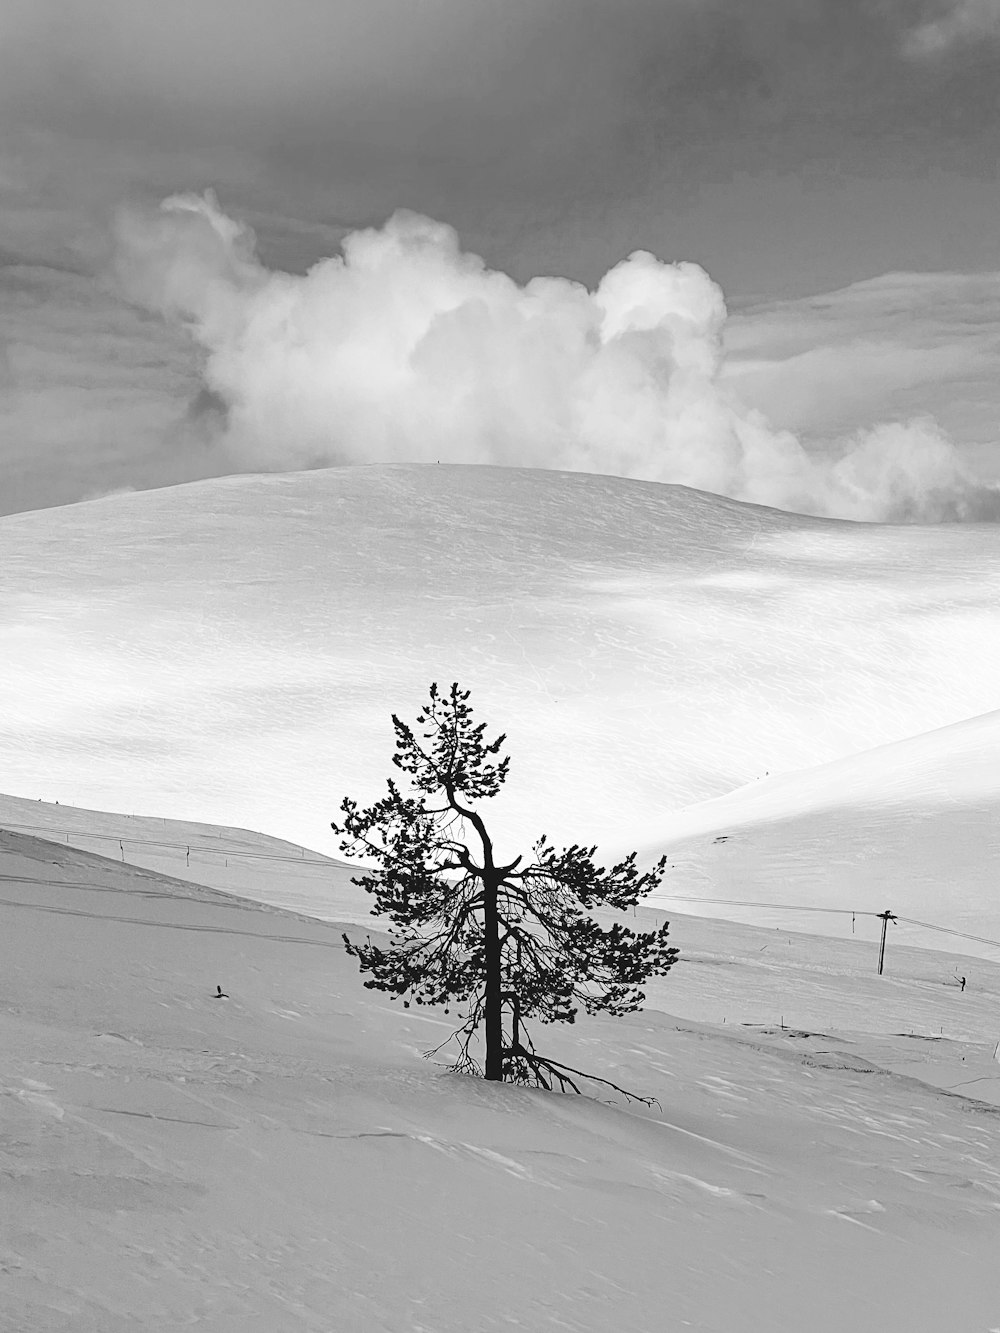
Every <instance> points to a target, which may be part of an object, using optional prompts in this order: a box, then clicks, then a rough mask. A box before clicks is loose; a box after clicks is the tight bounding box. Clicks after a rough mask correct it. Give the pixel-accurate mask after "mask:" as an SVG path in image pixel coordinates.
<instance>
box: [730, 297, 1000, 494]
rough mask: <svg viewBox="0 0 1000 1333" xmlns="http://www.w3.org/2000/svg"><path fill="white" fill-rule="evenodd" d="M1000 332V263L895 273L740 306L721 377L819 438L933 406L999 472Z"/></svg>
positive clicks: (779, 418) (753, 402) (787, 423)
mask: <svg viewBox="0 0 1000 1333" xmlns="http://www.w3.org/2000/svg"><path fill="white" fill-rule="evenodd" d="M998 331H1000V272H992V273H975V274H970V273H888V274H885V275H884V276H882V277H879V278H871V279H868V280H866V281H864V282H857V283H853V284H852V285H851V286H849V287H845V288H843V289H841V290H840V291H834V292H825V293H823V294H822V295H817V296H809V297H801V298H798V299H795V300H785V301H772V302H767V303H763V304H758V305H755V306H753V307H750V308H748V309H744V310H742V311H740V312H739V313H737V314H735V315H733V316H732V318H731V319H730V320H729V321H728V322H727V325H726V333H725V349H726V362H725V368H724V378H725V382H726V384H727V385H728V387H729V388H731V389H732V391H733V392H734V393H735V394H736V395H737V396H738V397H739V398H740V399H741V400H742V401H743V402H745V403H746V404H747V405H748V406H751V407H756V408H758V409H760V410H762V411H765V412H766V413H767V415H768V417H769V419H770V420H772V421H773V422H775V423H776V424H778V425H780V426H782V427H785V428H787V429H790V430H794V431H796V432H797V433H799V434H803V435H805V436H806V437H807V438H809V439H811V440H830V439H833V438H835V437H836V436H838V435H843V434H847V433H850V432H851V431H854V430H857V429H859V428H860V427H861V426H863V425H864V424H865V423H866V422H871V421H874V420H878V419H879V418H883V417H886V416H891V417H897V418H905V417H908V416H919V415H933V417H934V418H935V420H937V421H938V422H939V423H940V425H941V426H942V427H943V429H944V430H945V431H946V432H947V433H948V434H949V435H950V436H951V437H952V438H953V439H956V440H960V441H961V442H962V449H963V452H964V453H965V454H966V455H967V456H968V455H973V454H978V455H980V456H981V457H982V461H983V465H984V467H985V468H986V470H987V475H988V476H997V475H998V474H1000V456H997V448H996V445H997V440H998V425H1000V383H998V380H997V362H998V357H1000V332H998ZM991 453H992V454H993V458H992V460H990V458H989V455H990V454H991Z"/></svg>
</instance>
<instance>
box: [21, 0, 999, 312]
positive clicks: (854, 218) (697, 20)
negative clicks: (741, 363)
mask: <svg viewBox="0 0 1000 1333" xmlns="http://www.w3.org/2000/svg"><path fill="white" fill-rule="evenodd" d="M997 10H998V6H997V4H996V2H995V0H965V2H964V3H948V0H754V3H752V4H747V3H746V2H745V0H505V2H504V4H502V5H498V4H496V3H492V0H173V2H172V3H170V4H162V3H159V2H158V0H2V2H0V23H2V30H0V31H2V36H3V41H2V44H0V108H2V110H3V112H4V119H5V124H6V125H7V126H8V127H14V128H15V129H16V128H17V127H20V128H22V129H28V128H31V129H34V130H35V131H36V132H37V131H44V132H46V133H47V135H49V136H52V141H53V142H54V143H55V144H58V145H59V147H60V149H61V150H62V151H63V152H64V153H65V151H66V146H67V145H68V144H69V145H73V147H74V149H75V152H76V161H77V166H78V168H79V169H80V170H81V171H83V172H87V171H88V168H89V169H90V171H91V172H92V179H96V180H100V179H101V178H102V177H103V175H104V174H105V173H107V174H109V175H112V176H113V175H114V168H115V163H116V162H119V161H121V159H122V158H123V157H127V158H131V159H133V164H134V167H137V169H135V175H134V178H133V179H132V180H131V181H129V180H125V181H121V180H115V181H114V186H115V187H116V188H119V189H120V188H122V187H123V186H124V187H125V188H128V187H129V186H130V185H131V187H132V188H133V189H141V188H142V187H143V186H147V187H148V188H152V189H155V188H156V187H157V185H158V184H159V182H160V181H161V180H163V179H164V178H167V180H168V183H171V184H172V183H173V181H175V180H176V179H177V176H178V174H183V163H184V161H185V159H187V160H189V162H190V172H189V174H190V175H191V176H193V177H195V178H196V179H193V180H186V181H185V182H183V186H184V187H186V188H191V187H192V186H200V185H201V184H203V183H204V184H214V185H216V186H217V187H218V188H220V189H221V190H223V191H225V190H226V186H227V184H231V185H232V188H233V193H234V194H236V195H238V196H239V198H238V200H237V202H238V203H240V204H241V205H242V206H244V207H246V208H249V209H251V210H252V209H253V208H254V207H255V206H256V207H259V208H260V209H261V211H262V212H271V213H273V214H274V216H275V219H277V218H279V217H280V216H281V215H283V214H284V215H287V217H288V218H289V220H291V221H295V220H302V219H305V220H311V221H320V222H324V221H330V220H332V221H334V222H344V223H346V224H348V225H357V224H358V223H361V222H364V223H367V222H371V221H377V220H381V219H382V218H383V217H384V216H386V215H387V214H388V213H389V212H391V211H392V209H393V208H395V207H398V206H400V205H403V206H406V207H411V208H415V209H418V210H420V211H423V212H427V213H429V214H431V215H432V216H438V217H444V218H446V219H447V220H448V221H450V222H452V223H453V224H455V225H457V226H458V227H459V229H460V230H461V231H462V233H463V235H464V236H465V237H466V239H467V241H468V243H469V244H470V245H471V246H472V248H482V249H484V250H485V251H486V252H487V257H488V258H489V259H491V260H493V261H497V262H502V263H505V264H507V265H511V266H513V267H515V269H517V268H520V269H523V272H521V273H519V276H527V275H528V273H529V272H531V271H538V270H539V269H544V268H547V269H549V270H552V271H558V272H561V273H566V274H567V275H569V276H573V277H579V278H582V279H584V280H593V279H594V278H595V277H596V276H598V275H599V274H600V272H603V271H604V269H606V268H607V266H608V264H609V263H610V262H613V261H614V260H615V259H617V258H619V257H620V256H621V255H622V254H623V253H626V252H627V251H628V250H629V249H632V248H635V246H638V245H641V246H647V247H649V248H652V249H654V250H655V251H656V252H657V253H661V254H663V253H664V252H667V257H681V253H682V252H683V256H682V257H684V258H688V259H695V260H697V261H698V262H701V263H704V264H705V265H706V266H707V267H708V268H709V270H710V271H711V272H713V273H714V274H715V275H716V276H717V277H718V278H719V280H720V281H722V282H723V284H724V286H725V287H726V290H727V291H728V292H729V293H730V295H731V298H733V297H735V298H736V299H740V298H741V297H742V296H743V295H748V296H753V297H758V298H762V297H773V296H777V295H787V294H793V293H796V292H803V291H808V290H816V289H817V288H818V287H822V286H833V285H838V284H842V283H845V282H848V281H852V280H855V279H857V278H859V277H865V276H873V275H874V274H876V273H878V272H881V271H884V269H885V268H886V267H896V268H905V267H992V266H994V265H995V263H996V245H997V242H996V236H995V234H994V235H990V234H989V229H988V228H986V227H984V226H983V225H982V224H983V221H984V216H985V213H986V212H987V210H989V209H991V208H995V207H996V204H997V203H998V202H1000V192H998V186H997V181H996V166H997V150H998V147H1000V135H998V126H997V104H998V96H997V94H998V90H1000V40H998V39H1000V22H997V19H996V11H997ZM963 16H964V17H963ZM921 34H923V36H922V37H921ZM36 143H37V140H36ZM35 151H37V149H36V150H35ZM145 154H148V155H149V166H148V176H149V177H151V179H149V180H144V179H143V175H144V172H143V168H142V165H141V164H139V163H135V159H137V158H139V159H141V158H142V157H143V156H144V155H145ZM170 159H172V160H173V163H174V170H173V171H170V170H169V168H168V166H167V163H168V161H169V160H170ZM165 168H166V169H165ZM209 175H211V176H212V177H213V179H212V180H208V179H206V178H207V177H208V176H209ZM230 202H232V200H230ZM907 204H910V205H911V206H909V207H907V206H906V205H907ZM901 205H902V206H901ZM913 205H915V206H913ZM943 222H946V223H947V225H946V226H942V223H943ZM273 230H274V235H273V236H272V237H270V238H269V237H268V236H267V234H266V229H264V232H263V240H264V242H265V244H267V243H268V242H269V241H270V243H272V244H273V245H274V246H275V247H280V245H281V242H282V240H283V238H282V236H281V234H280V227H279V226H277V225H276V226H275V227H274V228H273ZM258 231H259V232H260V231H261V229H260V228H259V227H258ZM297 245H298V249H302V248H303V247H302V237H301V234H300V235H299V238H298V242H297ZM308 248H309V247H308V246H305V247H304V249H305V250H306V251H308ZM289 253H290V257H291V258H292V259H295V258H299V259H303V258H308V257H309V256H308V254H304V255H300V254H299V253H298V251H297V249H296V242H291V241H290V242H289ZM278 257H280V256H277V255H276V258H278ZM779 288H780V290H778V289H779Z"/></svg>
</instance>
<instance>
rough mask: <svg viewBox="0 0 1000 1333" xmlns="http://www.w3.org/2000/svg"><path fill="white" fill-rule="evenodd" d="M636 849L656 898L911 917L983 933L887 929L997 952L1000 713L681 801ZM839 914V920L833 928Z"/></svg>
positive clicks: (932, 942) (825, 923)
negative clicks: (654, 859)
mask: <svg viewBox="0 0 1000 1333" xmlns="http://www.w3.org/2000/svg"><path fill="white" fill-rule="evenodd" d="M665 834H666V836H664V837H663V838H661V839H660V840H658V841H657V842H656V843H655V844H653V845H651V846H650V847H648V848H647V849H646V853H647V855H648V856H653V855H661V854H666V855H667V856H668V857H669V858H670V864H671V867H672V869H671V871H670V874H669V876H668V879H667V882H666V883H665V884H664V885H663V893H662V894H661V895H658V896H657V901H659V902H660V903H662V904H663V905H664V906H666V907H669V906H670V904H671V898H670V895H671V894H675V895H679V896H681V897H684V896H687V895H693V896H694V897H696V898H697V897H705V898H713V897H714V898H724V899H729V900H730V902H729V904H727V905H726V906H725V907H722V906H715V907H713V906H710V905H709V904H705V910H706V911H712V912H720V913H721V914H722V915H725V916H734V915H735V916H736V917H737V918H738V919H739V918H740V917H743V918H744V919H745V917H746V916H747V914H748V913H747V912H743V913H741V912H740V910H739V906H738V905H739V903H740V902H744V903H753V902H760V901H779V902H789V903H797V904H808V905H811V906H814V907H833V908H841V909H843V908H857V909H858V910H859V911H867V912H873V911H882V910H884V909H885V908H890V909H892V910H894V911H896V912H897V913H898V914H899V915H902V916H909V917H911V918H922V919H924V920H926V921H929V922H930V923H932V924H934V925H937V926H941V927H944V928H946V929H952V930H955V931H959V932H964V933H967V934H972V935H979V936H987V937H990V938H992V939H993V940H995V941H998V943H997V944H994V945H983V944H977V943H976V942H975V941H972V940H963V939H961V938H959V937H957V936H956V937H948V936H946V935H944V934H943V932H929V931H926V930H920V929H919V928H917V927H914V926H912V925H908V924H906V923H904V924H902V925H900V926H899V927H898V928H896V929H894V931H893V934H894V936H896V935H898V936H899V937H900V938H903V939H906V940H907V941H908V942H911V943H919V944H920V945H922V946H923V947H927V948H933V947H937V948H946V949H947V948H959V949H961V950H962V951H965V952H973V953H976V954H980V955H983V956H985V957H992V958H994V959H1000V890H998V888H997V879H996V866H997V863H998V859H1000V712H992V713H988V714H986V715H984V716H982V717H977V718H970V719H969V720H968V721H965V722H960V723H957V724H955V725H954V726H951V727H945V728H942V729H940V730H938V731H933V732H928V733H927V734H925V735H922V736H915V737H912V738H911V739H908V740H905V741H900V742H897V743H896V744H894V745H886V746H880V747H879V748H877V749H874V750H870V751H866V752H864V753H862V754H858V755H852V756H849V757H848V758H846V759H840V760H836V761H835V762H833V763H830V764H825V765H822V766H820V767H817V768H814V769H809V770H806V771H804V772H799V773H789V774H780V775H776V776H774V777H768V778H765V779H762V780H761V781H760V782H756V783H753V784H750V785H749V786H746V787H742V788H740V789H739V790H737V791H734V792H732V793H730V794H729V795H727V796H724V797H721V798H719V799H718V800H714V801H706V802H705V803H704V804H702V805H700V806H695V807H693V808H692V809H690V810H686V811H683V812H681V813H680V814H678V815H676V816H674V817H673V818H672V819H671V820H670V821H669V822H668V824H667V828H666V830H665ZM749 916H750V919H751V920H754V921H763V920H780V922H781V923H782V924H783V925H786V926H791V927H793V928H799V929H801V928H807V929H808V928H810V925H808V924H806V923H807V922H810V921H812V922H814V923H815V924H813V925H812V926H811V928H813V929H816V928H818V929H823V930H830V931H837V933H845V932H849V931H850V929H851V928H852V925H851V923H849V921H848V919H847V918H841V919H840V921H839V923H838V921H837V920H836V919H835V918H833V917H825V918H822V924H819V922H820V919H819V918H809V917H807V916H806V915H805V914H796V913H783V914H780V915H779V916H778V917H777V918H776V917H775V915H774V913H773V912H767V911H764V912H762V911H760V910H750V911H749ZM838 924H839V930H838V929H837V927H838Z"/></svg>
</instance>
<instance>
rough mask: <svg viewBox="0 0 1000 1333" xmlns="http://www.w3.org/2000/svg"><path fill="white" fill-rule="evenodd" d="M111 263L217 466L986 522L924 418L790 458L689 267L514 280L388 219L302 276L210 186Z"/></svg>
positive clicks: (130, 216)
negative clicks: (535, 471) (506, 470)
mask: <svg viewBox="0 0 1000 1333" xmlns="http://www.w3.org/2000/svg"><path fill="white" fill-rule="evenodd" d="M117 267H118V273H119V276H120V279H121V281H122V283H123V284H124V287H125V289H126V290H127V291H128V292H129V293H130V295H131V296H132V298H133V299H134V300H136V301H138V302H141V303H142V304H143V305H145V306H147V307H148V308H151V309H154V310H157V311H159V312H160V313H161V314H163V315H164V316H165V317H166V318H168V319H169V320H172V321H174V322H177V323H179V324H181V325H182V326H184V327H186V328H187V329H188V330H189V332H190V333H191V335H192V336H193V338H194V339H195V340H196V342H197V343H198V344H199V345H200V346H201V348H202V349H203V352H204V358H205V360H204V372H203V373H204V381H205V385H206V388H207V390H208V391H209V392H210V393H211V394H212V395H215V396H216V397H217V398H218V400H220V401H221V402H222V403H223V404H224V405H225V409H226V424H225V428H224V435H223V440H222V446H223V447H224V449H225V450H226V451H227V453H228V454H229V455H230V457H231V459H232V465H233V467H242V468H247V469H250V468H262V469H274V470H284V469H289V468H299V467H306V466H313V465H331V464H345V463H391V462H434V461H435V460H440V461H448V462H464V463H492V464H501V465H520V466H528V467H552V468H563V469H572V470H581V471H593V472H607V473H614V474H619V475H623V476H630V477H643V478H647V479H652V480H659V481H668V482H679V483H683V484H685V485H689V486H695V487H699V488H702V489H705V490H711V491H717V492H720V493H722V494H726V495H729V496H732V497H734V498H737V499H741V500H748V501H752V502H756V503H762V504H770V505H776V506H779V507H782V508H789V509H796V510H803V511H805V512H810V513H816V514H826V515H833V516H839V517H845V518H855V519H866V520H914V519H927V520H940V519H953V518H970V517H971V518H975V517H984V516H990V515H994V514H996V513H997V512H998V509H1000V506H998V503H997V498H998V497H997V494H996V493H995V492H994V491H992V490H990V489H989V488H986V487H983V486H982V485H981V484H978V483H977V482H976V480H975V479H974V478H973V477H972V476H971V475H970V474H969V472H968V471H967V469H966V467H965V465H964V463H963V461H962V458H961V456H960V454H959V453H958V451H957V450H956V449H955V448H954V446H953V445H952V444H951V443H950V442H949V441H948V440H947V439H946V438H945V437H944V435H943V434H942V433H941V431H940V430H938V429H937V428H936V427H935V425H934V424H933V422H928V421H917V422H916V423H910V424H907V423H895V424H890V425H887V426H883V427H879V428H878V429H876V430H874V431H870V432H867V433H862V434H861V435H859V436H856V437H853V438H849V439H846V440H842V441H838V442H835V443H834V444H833V445H832V447H831V448H830V449H829V451H827V452H826V453H824V454H822V455H818V454H814V453H810V452H809V451H807V449H806V448H804V447H803V445H802V443H801V442H800V440H799V439H798V438H796V436H795V435H793V434H792V433H791V432H789V431H782V430H775V429H773V428H772V427H771V426H770V425H769V424H768V422H767V420H766V419H765V417H764V416H763V415H762V414H761V413H760V412H759V411H755V410H753V409H750V408H748V407H746V406H745V405H743V404H741V403H740V402H739V401H738V399H737V398H736V397H735V395H733V394H732V393H731V392H729V390H728V389H727V388H726V386H725V383H724V381H723V379H722V377H721V371H722V364H723V354H722V334H723V329H724V326H725V321H726V307H725V302H724V300H723V296H722V292H721V291H720V289H719V287H718V286H717V285H716V284H715V283H714V282H713V281H712V279H711V278H710V277H709V275H708V274H707V273H706V272H705V271H704V270H703V269H701V268H699V267H698V266H697V265H694V264H686V263H678V264H667V263H663V262H661V261H660V260H658V259H656V258H655V257H654V256H653V255H651V254H649V253H646V252H641V251H640V252H636V253H634V254H632V255H630V256H629V257H628V258H627V259H625V260H623V261H622V262H621V263H619V264H616V265H615V266H614V267H612V268H611V269H610V270H609V271H608V272H607V273H606V274H605V275H604V277H603V278H602V279H601V280H600V282H599V283H598V284H597V285H596V286H595V287H594V288H593V290H588V289H587V288H586V287H584V286H582V285H581V284H579V283H575V282H571V281H568V280H566V279H563V278H545V277H539V278H534V279H532V280H531V281H529V282H527V283H526V284H524V285H520V284H518V283H516V282H515V281H514V280H513V279H511V278H510V277H508V276H507V275H506V274H504V273H501V272H497V271H494V270H491V269H490V268H488V267H487V265H486V264H485V263H484V261H483V260H481V259H480V258H479V257H477V256H476V255H473V254H469V253H466V252H464V251H463V250H462V249H461V247H460V245H459V241H458V237H457V235H456V233H455V232H454V230H453V229H452V228H450V227H448V226H446V225H443V224H441V223H438V222H434V221H431V220H430V219H428V218H426V217H422V216H420V215H417V214H413V213H407V212H399V213H396V214H395V215H393V217H391V218H390V219H389V221H388V222H387V223H386V224H385V225H384V226H383V227H381V228H369V229H366V230H361V231H356V232H353V233H351V234H350V235H348V236H347V237H346V238H345V240H344V242H343V245H342V254H340V255H337V256H335V257H332V258H329V259H325V260H322V261H321V262H319V263H317V264H316V265H314V266H313V268H311V269H310V270H309V272H307V273H306V274H305V275H302V276H298V275H292V274H289V273H285V272H280V271H271V270H269V269H267V268H266V267H265V266H264V265H263V264H262V263H261V262H260V260H259V259H258V257H257V254H256V250H255V245H254V238H253V235H252V233H251V232H250V231H249V230H248V229H247V228H245V227H244V226H242V225H240V224H239V223H237V222H236V221H234V220H233V219H232V218H230V217H228V216H227V215H226V214H225V213H223V212H222V211H221V209H220V208H219V207H218V204H217V203H216V201H215V200H214V198H213V197H212V196H211V195H206V196H195V195H183V196H174V197H171V198H169V199H167V200H166V201H164V203H163V204H162V205H161V206H160V208H159V209H158V210H156V211H155V212H152V213H150V212H137V211H134V210H133V211H131V212H128V213H125V214H123V215H122V217H121V218H120V220H119V228H118V259H117Z"/></svg>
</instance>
